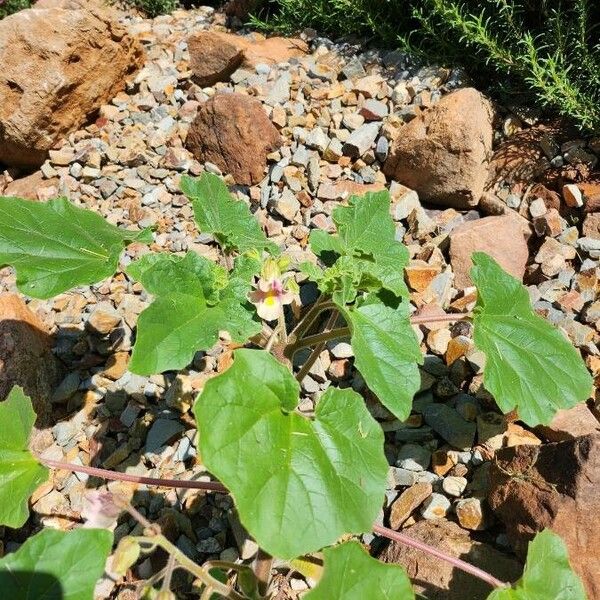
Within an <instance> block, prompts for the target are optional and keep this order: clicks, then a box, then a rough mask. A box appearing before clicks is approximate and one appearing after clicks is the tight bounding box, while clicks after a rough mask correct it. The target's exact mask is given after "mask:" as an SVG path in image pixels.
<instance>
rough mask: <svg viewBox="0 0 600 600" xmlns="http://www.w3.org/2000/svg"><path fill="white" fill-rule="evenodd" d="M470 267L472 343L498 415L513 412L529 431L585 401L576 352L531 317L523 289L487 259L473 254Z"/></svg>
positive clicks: (585, 378) (586, 389)
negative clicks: (480, 355)
mask: <svg viewBox="0 0 600 600" xmlns="http://www.w3.org/2000/svg"><path fill="white" fill-rule="evenodd" d="M473 262H474V264H475V266H474V267H473V268H472V269H471V277H472V279H473V281H474V282H475V284H476V286H477V294H478V300H477V305H476V307H475V318H474V320H473V322H474V329H475V331H474V340H475V344H476V345H477V347H478V348H479V349H480V350H482V351H483V352H484V353H485V355H486V364H485V367H484V371H483V381H484V384H485V387H486V388H487V389H488V390H489V391H490V393H492V394H493V395H494V398H495V399H496V402H497V404H498V406H499V407H500V408H501V410H502V411H504V412H505V413H507V412H510V411H511V410H513V409H515V408H516V409H517V411H518V413H519V418H520V419H522V420H523V421H525V423H527V424H528V425H531V426H534V425H538V424H540V423H542V424H546V423H549V422H550V421H551V420H552V417H553V416H554V415H555V414H556V412H557V411H558V410H560V409H564V408H571V407H572V406H575V405H576V404H578V403H579V402H582V401H584V400H586V399H587V398H588V397H589V395H590V394H591V390H592V378H591V376H590V374H589V373H588V371H587V369H586V367H585V364H584V363H583V361H582V359H581V356H580V355H579V352H578V351H577V350H576V349H575V348H574V347H573V346H572V345H571V344H570V343H569V341H568V340H567V339H566V338H565V336H564V335H563V334H562V333H561V332H560V331H558V330H557V329H556V328H554V327H553V326H552V325H551V324H550V323H548V322H547V321H546V320H545V319H542V318H541V317H540V316H539V315H537V314H535V312H534V311H533V310H532V308H531V304H530V301H529V294H528V293H527V290H526V289H525V287H524V286H523V285H522V284H521V283H520V282H519V281H518V280H517V279H515V278H514V277H512V276H510V275H509V274H508V273H506V272H505V271H503V270H502V268H501V267H500V265H498V263H497V262H496V261H495V260H494V259H493V258H491V257H490V256H488V255H487V254H484V253H482V252H476V253H475V254H473Z"/></svg>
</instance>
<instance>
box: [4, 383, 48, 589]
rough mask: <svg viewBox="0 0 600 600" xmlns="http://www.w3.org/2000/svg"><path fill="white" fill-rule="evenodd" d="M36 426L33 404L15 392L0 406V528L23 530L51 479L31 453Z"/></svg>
mask: <svg viewBox="0 0 600 600" xmlns="http://www.w3.org/2000/svg"><path fill="white" fill-rule="evenodd" d="M34 423H35V412H33V407H32V405H31V400H30V399H29V398H28V397H27V396H26V395H25V394H24V393H23V390H22V389H21V388H17V387H15V388H13V389H12V390H11V392H10V394H9V395H8V398H7V399H6V400H5V401H4V402H0V525H8V526H9V527H21V525H23V524H24V523H25V521H27V517H28V516H29V510H28V502H29V496H31V494H32V493H33V492H34V491H35V489H36V488H37V487H39V486H40V485H41V484H42V483H44V481H46V480H47V479H48V469H46V467H43V466H42V465H40V464H39V463H38V461H37V460H35V458H34V457H33V455H32V454H31V452H29V449H28V444H29V436H30V435H31V430H32V428H33V424H34ZM0 589H2V588H1V586H0Z"/></svg>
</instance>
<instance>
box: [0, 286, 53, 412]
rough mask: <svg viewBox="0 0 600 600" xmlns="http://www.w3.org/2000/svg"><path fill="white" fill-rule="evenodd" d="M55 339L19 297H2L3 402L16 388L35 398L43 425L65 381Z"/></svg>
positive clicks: (0, 395)
mask: <svg viewBox="0 0 600 600" xmlns="http://www.w3.org/2000/svg"><path fill="white" fill-rule="evenodd" d="M51 349H52V339H51V337H50V335H49V334H48V330H47V329H46V327H45V326H44V324H43V323H42V322H41V321H40V319H39V318H38V317H37V315H35V314H34V313H33V312H32V311H31V310H30V309H29V308H28V307H27V305H26V304H25V302H23V300H22V299H21V297H20V296H18V295H17V294H0V400H4V399H5V398H6V396H8V394H9V392H10V390H11V389H12V388H13V386H15V385H18V386H20V387H22V388H23V389H24V391H25V393H26V394H27V395H28V396H29V397H30V398H31V401H32V403H33V408H34V409H35V412H36V413H37V415H38V418H39V422H44V421H45V419H46V418H47V417H48V415H49V411H50V397H51V395H52V392H53V391H54V388H55V387H56V385H58V383H59V381H60V378H61V368H60V364H59V362H58V361H57V359H56V358H55V356H54V355H53V354H52V351H51Z"/></svg>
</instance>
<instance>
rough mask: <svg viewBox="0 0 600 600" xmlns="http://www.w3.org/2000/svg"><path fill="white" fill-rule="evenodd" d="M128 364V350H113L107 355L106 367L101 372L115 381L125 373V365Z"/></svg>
mask: <svg viewBox="0 0 600 600" xmlns="http://www.w3.org/2000/svg"><path fill="white" fill-rule="evenodd" d="M128 364H129V352H115V353H114V354H112V355H111V356H109V357H108V360H107V361H106V368H105V369H104V372H103V373H102V374H103V375H104V376H105V377H108V379H112V380H113V381H116V380H117V379H120V378H121V377H122V376H123V375H125V371H127V365H128Z"/></svg>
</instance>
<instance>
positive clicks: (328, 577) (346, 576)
mask: <svg viewBox="0 0 600 600" xmlns="http://www.w3.org/2000/svg"><path fill="white" fill-rule="evenodd" d="M323 554H324V555H325V560H324V567H325V570H324V573H323V578H322V579H321V580H320V581H319V583H318V585H317V586H316V587H315V589H314V590H312V591H310V592H309V593H308V594H306V596H305V599H306V600H392V599H393V600H414V597H415V595H414V593H413V590H412V586H411V584H410V579H409V578H408V575H407V574H406V571H405V570H404V569H403V568H402V567H400V566H398V565H386V564H384V563H382V562H380V561H378V560H376V559H374V558H372V557H371V556H369V554H368V553H367V551H366V550H365V549H364V548H363V547H362V546H361V545H360V544H359V543H358V542H346V543H345V544H340V545H338V546H333V547H332V548H325V550H324V551H323Z"/></svg>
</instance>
